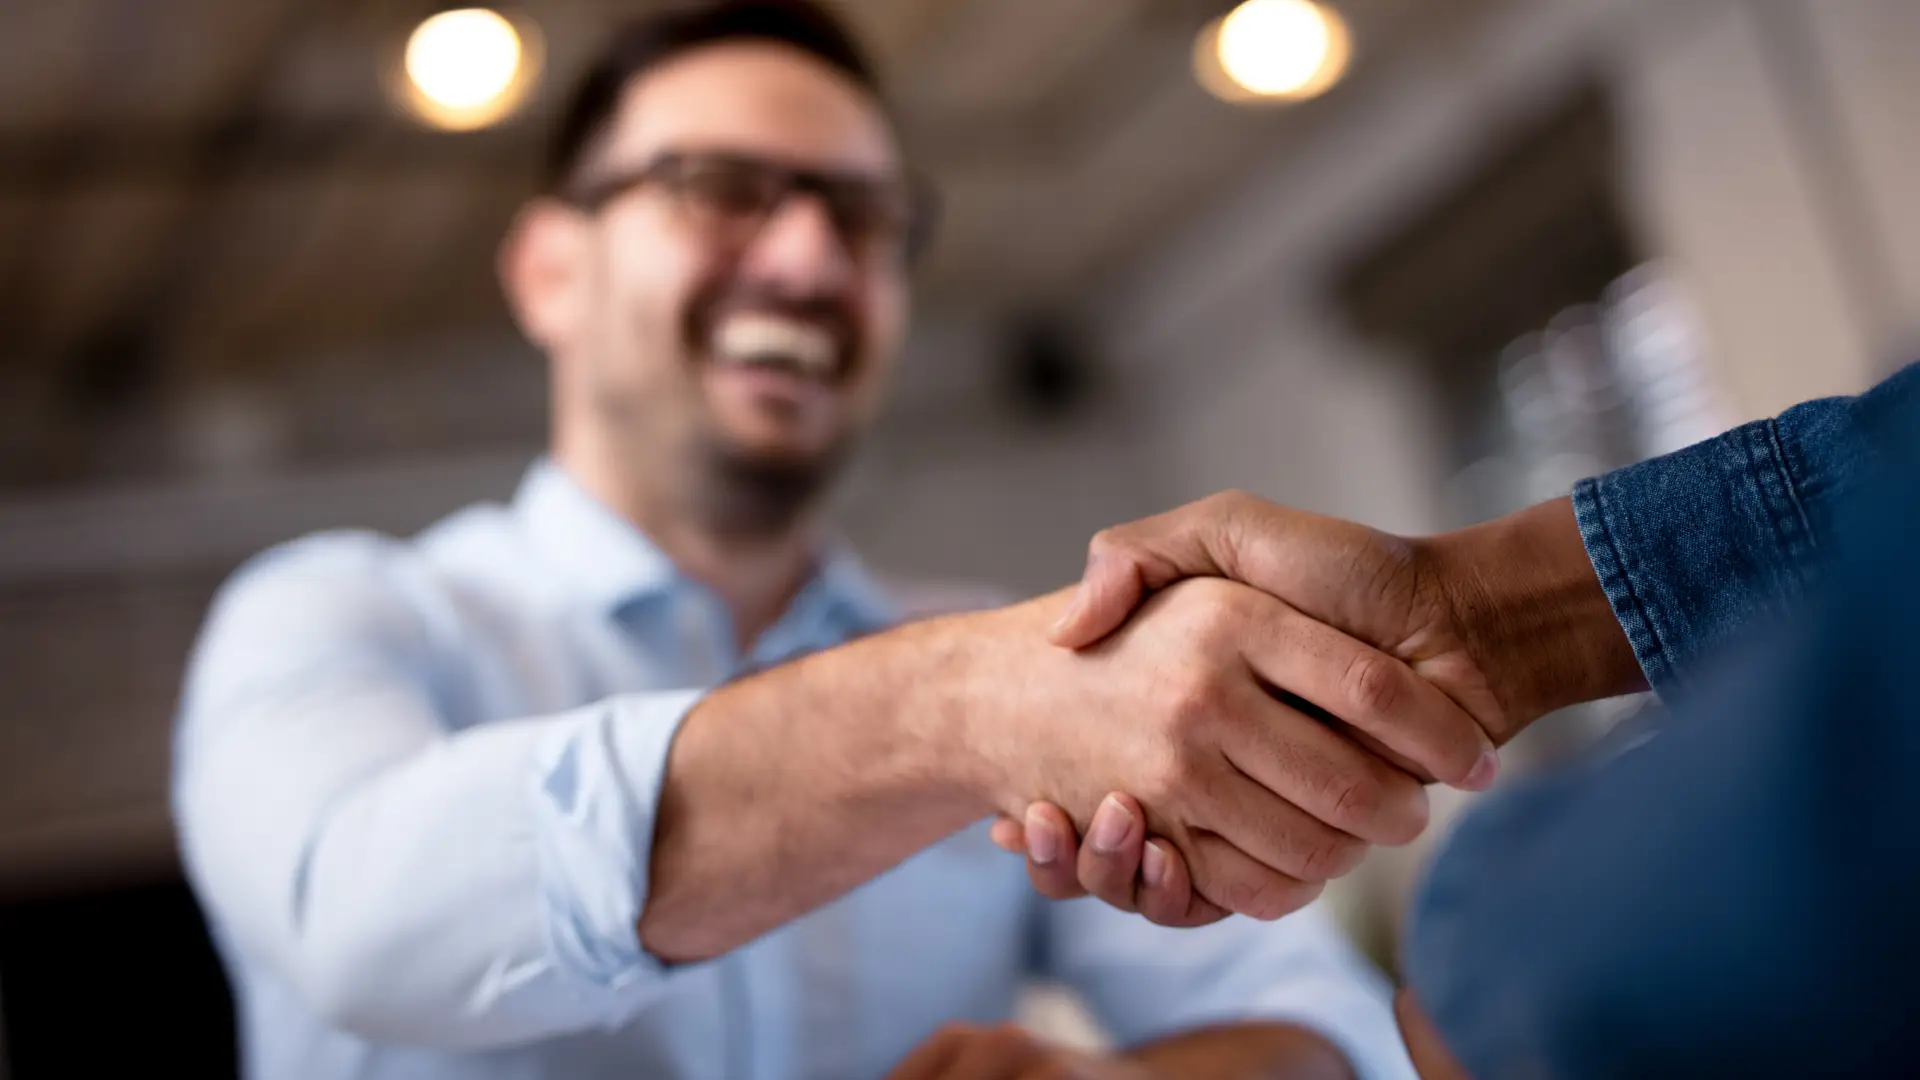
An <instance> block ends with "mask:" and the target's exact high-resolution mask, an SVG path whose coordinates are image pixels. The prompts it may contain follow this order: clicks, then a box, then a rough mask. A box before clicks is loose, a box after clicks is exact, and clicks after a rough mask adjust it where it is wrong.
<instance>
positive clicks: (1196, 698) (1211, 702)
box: [1166, 675, 1227, 738]
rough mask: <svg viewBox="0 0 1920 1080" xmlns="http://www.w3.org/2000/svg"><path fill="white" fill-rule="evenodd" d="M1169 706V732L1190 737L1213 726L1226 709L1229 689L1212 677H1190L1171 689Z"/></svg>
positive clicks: (1180, 736) (1181, 680) (1177, 735)
mask: <svg viewBox="0 0 1920 1080" xmlns="http://www.w3.org/2000/svg"><path fill="white" fill-rule="evenodd" d="M1168 699H1169V700H1168V702H1167V706H1166V722H1167V729H1168V733H1169V734H1171V735H1174V736H1175V737H1178V738H1185V737H1191V736H1194V735H1197V734H1200V733H1202V732H1204V731H1206V730H1208V729H1209V728H1210V727H1212V725H1213V723H1214V721H1215V719H1216V718H1217V717H1219V716H1220V714H1221V713H1223V712H1224V711H1225V710H1226V707H1227V693H1226V689H1225V688H1224V687H1222V686H1221V685H1220V684H1219V683H1217V682H1215V681H1213V680H1212V679H1211V678H1207V677H1203V676H1200V675H1190V676H1187V677H1185V678H1182V679H1180V680H1179V681H1178V682H1177V683H1175V685H1174V686H1173V687H1172V689H1171V692H1170V693H1169V695H1168Z"/></svg>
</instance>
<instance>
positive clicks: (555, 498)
mask: <svg viewBox="0 0 1920 1080" xmlns="http://www.w3.org/2000/svg"><path fill="white" fill-rule="evenodd" d="M513 513H514V514H515V516H517V517H518V518H519V519H520V520H521V522H522V523H523V524H524V525H525V527H526V528H527V530H528V531H529V532H530V533H531V534H532V536H533V537H534V539H535V541H536V542H537V543H538V544H539V546H540V548H541V550H542V552H543V554H545V556H546V557H547V558H548V559H549V560H551V561H552V563H553V565H554V566H555V567H556V568H557V569H558V570H559V571H560V572H561V574H562V575H563V576H564V577H565V578H566V580H567V582H568V583H569V584H570V585H571V586H572V587H574V588H575V589H578V590H579V591H580V592H581V593H582V594H584V595H585V596H587V597H588V598H589V599H591V600H592V601H593V602H594V603H595V604H597V605H599V606H600V607H602V608H603V609H604V610H606V611H607V612H608V613H614V612H617V611H619V610H620V609H621V608H624V607H628V606H630V605H633V604H636V603H641V602H643V601H646V600H648V599H650V598H653V597H658V596H665V595H667V594H669V593H672V592H673V591H675V590H676V589H682V588H686V587H689V586H692V585H693V582H692V581H690V580H689V579H688V578H686V576H685V575H683V574H681V573H680V571H679V569H678V568H677V567H675V566H674V565H673V560H672V559H670V558H668V556H667V554H666V552H663V551H661V550H660V548H659V546H658V545H656V544H655V543H654V542H653V541H652V539H650V538H649V537H648V536H647V534H646V533H644V532H642V531H640V529H638V528H636V527H635V526H634V525H633V523H632V522H630V521H628V520H626V519H625V518H623V517H621V516H620V515H618V514H616V513H614V512H613V511H612V510H610V509H608V508H607V506H606V504H604V503H602V502H600V501H599V500H598V499H595V498H594V497H593V496H592V495H591V494H589V493H588V492H587V490H586V489H585V488H583V487H581V486H580V484H579V482H578V481H576V480H574V478H573V477H572V476H569V475H568V474H567V472H566V470H565V469H562V468H561V467H560V466H559V465H557V464H555V463H554V461H553V460H552V459H550V458H541V459H540V460H539V461H536V462H535V463H534V464H533V466H532V467H530V468H529V469H528V470H527V474H526V476H525V478H523V479H522V480H521V481H520V488H519V490H518V491H517V492H516V493H515V494H514V498H513ZM787 615H788V616H789V617H797V618H799V619H800V620H802V621H804V622H807V623H814V622H815V621H816V620H829V619H831V620H836V621H844V626H845V629H846V630H847V631H849V632H851V633H856V634H858V633H866V632H869V631H872V630H878V629H881V628H882V627H885V626H887V625H890V624H891V623H894V622H897V621H898V620H899V618H900V613H899V606H898V605H897V604H896V603H895V602H894V600H893V598H892V596H890V595H889V594H888V592H887V590H886V589H885V587H883V586H882V585H880V584H879V583H878V582H876V581H875V580H874V579H873V578H872V576H870V575H869V574H868V573H867V570H866V568H865V567H864V566H863V565H861V562H860V559H859V557H858V556H856V555H855V554H854V553H853V550H852V548H851V547H850V546H849V545H848V544H847V543H846V542H845V541H844V540H838V539H836V540H834V541H832V542H830V543H829V544H828V545H827V547H826V550H825V551H824V553H823V556H822V558H821V563H820V569H819V571H818V572H817V573H816V574H815V575H814V577H813V579H812V580H811V581H809V582H808V583H807V584H806V586H805V587H803V588H802V589H801V590H800V592H799V594H798V595H796V596H795V597H794V600H793V603H792V604H791V605H790V606H789V609H788V612H787Z"/></svg>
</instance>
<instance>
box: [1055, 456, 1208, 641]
mask: <svg viewBox="0 0 1920 1080" xmlns="http://www.w3.org/2000/svg"><path fill="white" fill-rule="evenodd" d="M1245 501H1246V497H1245V496H1241V495H1238V494H1237V493H1232V492H1229V493H1226V494H1222V495H1215V496H1212V497H1210V498H1206V499H1202V500H1200V501H1199V502H1196V503H1190V504H1188V505H1186V506H1182V507H1179V508H1177V509H1174V510H1169V511H1167V512H1166V513H1164V514H1159V515H1156V516H1154V517H1150V518H1143V519H1141V520H1140V521H1136V522H1133V523H1131V524H1127V525H1120V526H1116V527H1114V528H1111V529H1106V530H1103V531H1102V532H1100V533H1099V534H1097V535H1096V536H1094V538H1093V542H1092V543H1091V544H1089V545H1088V546H1087V568H1086V571H1085V572H1084V573H1083V574H1082V575H1081V578H1080V589H1079V591H1078V592H1076V593H1075V594H1074V598H1073V602H1072V603H1071V604H1069V605H1068V606H1067V609H1066V611H1065V613H1063V614H1062V615H1061V616H1060V621H1059V622H1057V623H1055V624H1054V627H1053V632H1052V634H1051V637H1052V640H1053V643H1054V644H1055V645H1059V646H1063V647H1065V648H1069V649H1079V648H1085V647H1086V646H1088V645H1091V644H1093V643H1094V642H1096V641H1099V640H1100V639H1101V638H1103V637H1106V636H1107V635H1108V634H1111V633H1113V632H1114V631H1115V630H1117V629H1119V628H1120V624H1122V623H1124V622H1126V621H1127V616H1128V615H1130V614H1132V613H1133V609H1134V608H1135V607H1138V606H1139V604H1140V601H1141V600H1142V599H1144V598H1145V596H1146V594H1147V593H1148V592H1149V591H1151V590H1153V589H1158V588H1162V587H1164V586H1167V585H1171V584H1173V583H1174V582H1176V581H1179V580H1180V579H1182V578H1190V577H1238V575H1237V574H1235V573H1234V565H1235V564H1236V563H1237V562H1238V559H1237V558H1236V553H1235V551H1234V547H1235V543H1234V533H1235V529H1234V527H1233V522H1234V520H1235V517H1236V514H1238V513H1240V512H1241V511H1242V510H1243V505H1242V504H1244V503H1245Z"/></svg>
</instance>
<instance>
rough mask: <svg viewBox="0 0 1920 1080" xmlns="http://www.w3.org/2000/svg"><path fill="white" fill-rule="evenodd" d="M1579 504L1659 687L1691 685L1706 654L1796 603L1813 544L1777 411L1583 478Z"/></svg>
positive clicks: (1583, 527) (1611, 596) (1637, 651)
mask: <svg viewBox="0 0 1920 1080" xmlns="http://www.w3.org/2000/svg"><path fill="white" fill-rule="evenodd" d="M1573 512H1574V517H1575V519H1576V520H1577V521H1578V522H1579V525H1580V536H1581V539H1582V540H1583V541H1584V542H1585V544H1586V548H1587V557H1588V558H1589V559H1590V560H1591V561H1592V562H1593V569H1594V573H1596V574H1597V575H1599V578H1600V584H1601V587H1602V588H1603V589H1604V590H1605V591H1606V594H1607V600H1608V602H1609V603H1610V604H1611V605H1612V607H1613V613H1614V616H1615V617H1616V618H1618V619H1619V620H1620V626H1621V628H1622V629H1624V630H1625V631H1626V633H1627V640H1628V642H1629V643H1631V645H1632V646H1633V652H1634V656H1635V657H1637V658H1638V659H1639V661H1640V668H1641V670H1642V671H1644V672H1645V673H1646V676H1647V682H1648V683H1649V684H1650V685H1651V686H1652V687H1653V688H1654V689H1655V690H1658V691H1660V692H1661V693H1662V694H1667V693H1670V692H1672V691H1674V690H1677V689H1679V688H1681V687H1683V686H1684V685H1685V681H1686V679H1687V676H1688V674H1689V673H1690V672H1691V671H1692V670H1693V669H1694V667H1695V666H1696V663H1697V661H1698V660H1699V659H1700V657H1701V656H1702V655H1703V654H1705V653H1708V652H1709V651H1711V650H1712V649H1713V648H1714V647H1715V646H1717V645H1719V644H1720V643H1721V642H1723V641H1724V640H1726V639H1727V638H1729V637H1732V636H1734V635H1735V634H1737V633H1738V632H1739V631H1740V630H1742V629H1743V628H1745V627H1748V626H1750V625H1752V624H1753V623H1755V622H1756V621H1757V620H1758V619H1759V618H1761V617H1764V616H1766V615H1769V614H1777V613H1778V612H1780V611H1781V610H1784V609H1785V608H1786V607H1788V606H1790V605H1791V604H1793V603H1794V602H1796V601H1798V599H1799V598H1800V597H1801V596H1802V595H1803V594H1804V592H1805V585H1806V582H1805V577H1806V570H1807V568H1808V567H1809V566H1810V564H1811V563H1812V562H1813V557H1814V552H1815V548H1816V543H1815V537H1814V526H1813V522H1812V520H1811V518H1810V517H1809V514H1808V511H1807V508H1806V506H1805V505H1804V504H1803V502H1802V499H1801V496H1800V492H1799V490H1798V488H1797V486H1796V484H1795V482H1794V479H1793V477H1792V475H1791V473H1790V472H1789V471H1788V468H1787V463H1786V460H1785V458H1784V451H1783V450H1782V445H1781V431H1780V423H1779V421H1776V420H1760V421H1756V422H1754V423H1751V424H1746V425H1744V426H1741V427H1737V428H1735V429H1733V430H1732V431H1729V432H1727V433H1726V434H1724V435H1721V436H1720V437H1718V438H1715V439H1709V440H1707V441H1706V442H1703V443H1699V444H1697V445H1695V446H1691V447H1688V448H1687V449H1685V450H1681V451H1679V452H1677V453H1674V454H1669V455H1667V456H1665V457H1660V458H1655V459H1653V460H1652V461H1645V462H1641V463H1640V464H1638V465H1630V466H1628V467H1626V468H1624V469H1619V470H1616V471H1614V472H1611V473H1608V474H1606V475H1604V476H1599V477H1594V478H1591V479H1587V480H1582V481H1580V483H1579V484H1577V485H1575V487H1574V489H1573Z"/></svg>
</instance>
